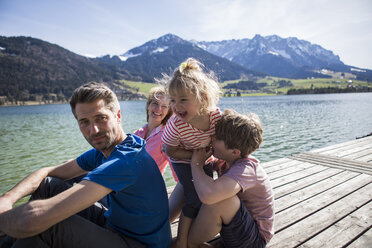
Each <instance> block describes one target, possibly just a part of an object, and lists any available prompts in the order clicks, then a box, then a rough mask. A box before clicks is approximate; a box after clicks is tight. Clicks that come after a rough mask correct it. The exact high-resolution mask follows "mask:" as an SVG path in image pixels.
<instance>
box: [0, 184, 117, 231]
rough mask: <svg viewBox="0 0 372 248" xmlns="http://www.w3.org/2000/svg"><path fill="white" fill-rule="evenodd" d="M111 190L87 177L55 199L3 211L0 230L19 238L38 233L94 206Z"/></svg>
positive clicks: (0, 218)
mask: <svg viewBox="0 0 372 248" xmlns="http://www.w3.org/2000/svg"><path fill="white" fill-rule="evenodd" d="M111 191H112V190H111V189H109V188H106V187H104V186H102V185H100V184H97V183H94V182H92V181H88V180H83V181H82V182H81V183H79V184H76V185H74V186H73V187H71V188H70V189H68V190H66V191H64V192H62V193H60V194H58V195H56V196H54V197H52V198H49V199H45V200H35V201H31V202H28V203H26V204H24V205H21V206H19V207H16V208H14V209H11V210H9V211H6V212H4V213H2V214H0V231H2V232H4V233H6V234H7V235H9V236H12V237H15V238H26V237H30V236H34V235H36V234H39V233H41V232H43V231H45V230H47V229H48V228H49V227H51V226H53V225H55V224H56V223H58V222H60V221H62V220H64V219H66V218H68V217H70V216H72V215H74V214H75V213H78V212H80V211H81V210H83V209H85V208H87V207H89V206H91V205H92V204H93V203H94V202H96V201H98V200H99V199H101V198H102V197H104V196H105V195H107V194H109V193H110V192H111Z"/></svg>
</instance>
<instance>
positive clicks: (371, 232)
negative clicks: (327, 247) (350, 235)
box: [347, 226, 372, 248]
mask: <svg viewBox="0 0 372 248" xmlns="http://www.w3.org/2000/svg"><path fill="white" fill-rule="evenodd" d="M347 247H348V248H361V247H372V229H371V226H369V229H368V230H366V232H365V233H363V234H362V235H361V236H360V237H358V239H356V240H354V241H353V242H352V243H351V244H349V245H348V246H347Z"/></svg>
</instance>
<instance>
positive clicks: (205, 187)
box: [191, 149, 241, 205]
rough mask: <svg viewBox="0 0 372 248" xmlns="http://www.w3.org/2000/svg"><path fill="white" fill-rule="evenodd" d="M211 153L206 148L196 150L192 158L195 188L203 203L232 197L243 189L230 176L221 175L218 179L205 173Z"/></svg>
mask: <svg viewBox="0 0 372 248" xmlns="http://www.w3.org/2000/svg"><path fill="white" fill-rule="evenodd" d="M210 155H211V151H210V152H208V153H207V152H206V150H205V149H197V150H194V153H193V155H192V160H191V172H192V177H193V179H194V186H195V190H196V192H197V193H198V196H199V199H200V201H201V202H202V203H203V204H206V205H211V204H214V203H217V202H220V201H222V200H225V199H227V198H230V197H232V196H234V195H236V194H237V193H239V191H240V190H241V186H240V185H239V184H238V182H236V181H235V180H234V179H232V178H230V177H224V176H222V177H220V178H218V179H216V180H214V179H213V178H211V177H209V176H208V175H206V174H205V172H204V170H203V166H204V164H205V160H206V159H207V158H208V157H209V156H210Z"/></svg>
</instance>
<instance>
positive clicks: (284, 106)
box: [0, 93, 372, 194]
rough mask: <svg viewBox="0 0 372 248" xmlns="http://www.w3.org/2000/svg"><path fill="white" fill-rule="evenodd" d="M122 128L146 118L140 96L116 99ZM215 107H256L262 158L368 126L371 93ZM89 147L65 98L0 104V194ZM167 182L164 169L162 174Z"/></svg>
mask: <svg viewBox="0 0 372 248" xmlns="http://www.w3.org/2000/svg"><path fill="white" fill-rule="evenodd" d="M120 104H121V108H122V119H123V128H124V130H125V131H126V132H133V131H135V130H136V129H138V128H139V127H141V126H142V125H143V124H144V123H145V122H146V114H145V110H144V108H145V102H144V101H125V102H121V103H120ZM219 107H220V108H221V109H222V110H223V109H226V108H232V109H235V110H236V111H238V112H241V113H248V112H254V113H257V114H258V115H259V116H260V117H261V120H262V122H263V129H264V142H263V144H262V145H261V148H260V149H259V150H258V151H257V152H255V154H254V155H255V156H256V157H257V158H259V159H260V160H261V161H262V162H267V161H271V160H274V159H278V158H281V157H286V156H290V155H292V154H296V153H301V152H305V151H309V150H312V149H315V148H320V147H324V146H329V145H332V144H336V143H340V142H344V141H349V140H353V139H355V138H356V137H360V136H364V135H367V134H369V133H371V132H372V93H355V94H325V95H295V96H264V97H231V98H222V99H221V100H220V103H219ZM87 149H90V147H89V145H88V143H87V142H86V141H85V139H84V138H83V136H82V135H81V133H80V131H79V129H78V126H77V123H76V120H75V119H74V117H73V115H72V114H71V111H70V107H69V105H67V104H60V105H40V106H14V107H0V182H1V183H0V194H2V193H4V192H5V191H7V190H9V189H10V188H11V187H12V186H13V185H14V184H15V183H17V182H18V181H19V180H21V179H22V178H23V177H24V176H26V175H28V174H29V173H31V172H32V171H34V170H36V169H38V168H41V167H44V166H49V165H57V164H59V163H61V162H63V161H65V160H68V159H71V158H76V157H77V156H78V155H80V154H81V153H83V152H84V151H86V150H87ZM164 179H165V181H166V184H167V186H170V185H173V184H174V181H173V179H172V176H171V173H170V170H169V169H168V170H167V171H166V173H165V175H164Z"/></svg>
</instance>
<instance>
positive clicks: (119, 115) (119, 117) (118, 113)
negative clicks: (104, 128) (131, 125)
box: [116, 109, 121, 122]
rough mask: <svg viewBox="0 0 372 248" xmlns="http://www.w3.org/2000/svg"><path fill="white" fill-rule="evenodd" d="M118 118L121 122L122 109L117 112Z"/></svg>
mask: <svg viewBox="0 0 372 248" xmlns="http://www.w3.org/2000/svg"><path fill="white" fill-rule="evenodd" d="M116 118H117V120H118V122H121V112H120V109H119V110H118V112H117V113H116Z"/></svg>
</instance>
